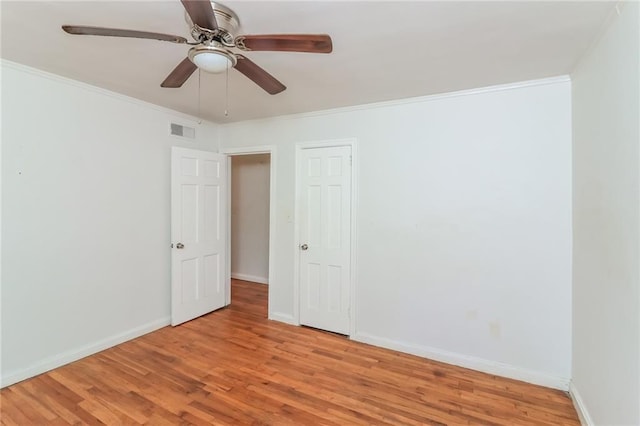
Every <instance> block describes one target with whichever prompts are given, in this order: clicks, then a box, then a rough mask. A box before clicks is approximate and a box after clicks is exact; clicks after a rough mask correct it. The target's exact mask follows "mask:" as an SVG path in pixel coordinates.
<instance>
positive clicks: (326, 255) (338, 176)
mask: <svg viewBox="0 0 640 426" xmlns="http://www.w3.org/2000/svg"><path fill="white" fill-rule="evenodd" d="M298 164H299V170H298V179H299V185H298V188H299V190H300V193H299V194H298V202H299V206H298V211H299V214H300V222H299V223H300V228H299V236H300V241H299V247H298V249H299V254H300V277H299V279H300V323H301V324H304V325H309V326H311V327H315V328H320V329H323V330H328V331H333V332H336V333H342V334H349V329H350V319H349V316H350V307H351V147H350V146H339V147H326V148H308V149H302V150H301V152H300V157H299V163H298Z"/></svg>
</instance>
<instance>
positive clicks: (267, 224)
mask: <svg viewBox="0 0 640 426" xmlns="http://www.w3.org/2000/svg"><path fill="white" fill-rule="evenodd" d="M226 154H228V156H229V158H228V166H229V167H228V176H229V204H228V206H229V207H228V208H229V215H228V218H229V223H228V229H229V237H228V244H229V246H228V253H229V259H228V265H227V267H228V275H227V276H228V277H229V283H228V285H229V286H228V289H229V292H228V293H227V294H228V301H227V303H228V304H232V305H233V306H237V307H242V308H243V311H248V312H251V313H252V314H255V315H258V316H260V317H263V318H266V317H268V316H269V314H268V312H269V311H268V306H269V303H268V300H269V285H270V284H271V276H272V268H271V264H272V262H271V250H270V248H271V238H272V237H271V233H272V230H271V228H272V217H273V215H272V208H273V206H272V203H271V194H272V185H273V176H272V163H271V162H272V155H271V152H269V151H267V152H264V151H262V150H260V151H258V152H254V151H252V150H247V151H246V152H227V153H226Z"/></svg>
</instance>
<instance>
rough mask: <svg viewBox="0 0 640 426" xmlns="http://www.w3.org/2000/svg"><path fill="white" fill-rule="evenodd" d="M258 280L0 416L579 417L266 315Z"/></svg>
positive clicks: (117, 419)
mask: <svg viewBox="0 0 640 426" xmlns="http://www.w3.org/2000/svg"><path fill="white" fill-rule="evenodd" d="M266 290H267V288H266V286H263V285H260V284H253V283H247V282H243V281H234V282H233V290H232V291H233V296H232V304H231V306H229V307H227V308H225V309H222V310H220V311H217V312H213V313H211V314H209V315H206V316H204V317H202V318H199V319H196V320H194V321H191V322H188V323H186V324H183V325H181V326H178V327H174V328H172V327H165V328H163V329H161V330H158V331H156V332H153V333H150V334H147V335H145V336H143V337H140V338H138V339H135V340H132V341H129V342H126V343H124V344H121V345H118V346H116V347H114V348H111V349H108V350H105V351H103V352H100V353H98V354H96V355H93V356H90V357H87V358H84V359H82V360H80V361H77V362H74V363H72V364H69V365H66V366H64V367H61V368H58V369H56V370H53V371H50V372H48V373H45V374H42V375H40V376H37V377H35V378H33V379H29V380H26V381H24V382H21V383H18V384H15V385H13V386H10V387H7V388H5V389H3V390H2V391H1V392H0V397H1V406H0V409H1V423H2V424H6V425H22V426H23V425H45V424H109V425H121V424H149V425H176V424H197V425H212V424H214V425H217V424H256V425H257V424H261V425H262V424H271V425H357V424H375V425H382V424H392V425H441V424H447V425H461V424H482V425H494V424H495V425H525V424H548V425H559V424H564V425H579V421H578V418H577V417H576V412H575V410H574V409H573V406H572V404H571V401H570V399H569V398H568V397H567V395H565V393H564V392H560V391H556V390H550V389H545V388H542V387H539V386H534V385H530V384H526V383H522V382H518V381H514V380H509V379H504V378H498V377H495V376H491V375H488V374H483V373H479V372H475V371H472V370H467V369H464V368H459V367H454V366H450V365H447V364H442V363H438V362H434V361H429V360H426V359H423V358H419V357H415V356H411V355H406V354H402V353H399V352H394V351H390V350H386V349H381V348H377V347H374V346H369V345H365V344H361V343H356V342H352V341H350V340H348V339H347V338H345V337H342V336H338V335H334V334H331V333H326V332H322V331H318V330H313V329H309V328H305V327H294V326H289V325H286V324H281V323H278V322H275V321H269V320H267V319H266V316H267V315H266V306H267V302H266V298H267V291H266Z"/></svg>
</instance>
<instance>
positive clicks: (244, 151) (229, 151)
mask: <svg viewBox="0 0 640 426" xmlns="http://www.w3.org/2000/svg"><path fill="white" fill-rule="evenodd" d="M220 153H221V154H224V155H226V156H227V185H228V188H229V190H228V191H227V212H226V227H227V246H226V250H227V261H226V263H227V264H226V265H225V292H226V304H227V305H229V304H231V185H233V182H232V180H231V171H232V170H231V168H232V164H231V157H236V156H240V155H254V154H269V272H268V275H267V281H268V284H267V285H268V286H269V287H270V286H271V285H273V283H274V280H275V277H276V267H275V265H276V264H275V238H274V236H275V235H276V202H275V200H276V147H275V146H274V145H261V146H247V147H241V148H223V149H221V150H220ZM267 293H268V302H267V303H268V307H267V316H268V318H269V319H272V314H271V306H273V303H272V300H271V298H272V294H273V292H272V291H271V288H269V290H268V292H267Z"/></svg>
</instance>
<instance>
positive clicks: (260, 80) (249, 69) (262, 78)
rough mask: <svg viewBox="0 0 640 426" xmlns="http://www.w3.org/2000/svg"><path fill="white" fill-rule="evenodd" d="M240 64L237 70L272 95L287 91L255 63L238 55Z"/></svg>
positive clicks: (236, 67)
mask: <svg viewBox="0 0 640 426" xmlns="http://www.w3.org/2000/svg"><path fill="white" fill-rule="evenodd" d="M236 57H237V58H238V63H237V64H236V66H235V69H237V70H238V71H240V72H241V73H242V74H244V75H245V76H247V77H248V78H249V79H250V80H252V81H253V82H254V83H256V84H257V85H258V86H260V87H262V88H263V89H264V90H265V91H266V92H267V93H269V94H270V95H275V94H278V93H280V92H282V91H283V90H284V89H286V86H285V85H284V84H282V83H280V82H279V81H278V80H276V78H275V77H274V76H272V75H271V74H269V73H268V72H266V71H265V70H263V69H262V68H260V67H259V66H258V65H256V64H255V62H253V61H251V60H250V59H248V58H246V57H245V56H242V55H236Z"/></svg>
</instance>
